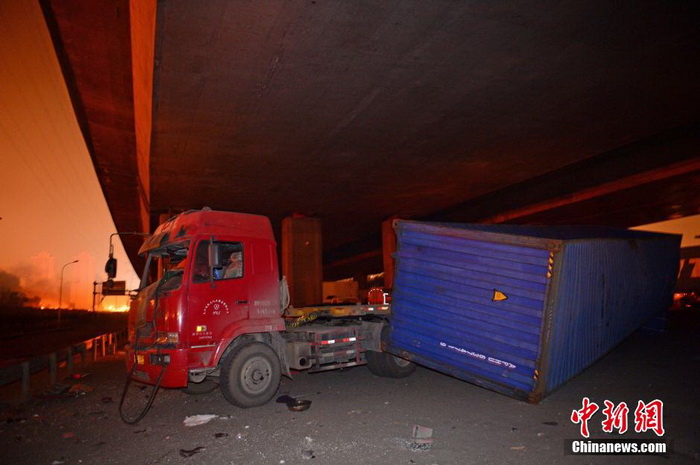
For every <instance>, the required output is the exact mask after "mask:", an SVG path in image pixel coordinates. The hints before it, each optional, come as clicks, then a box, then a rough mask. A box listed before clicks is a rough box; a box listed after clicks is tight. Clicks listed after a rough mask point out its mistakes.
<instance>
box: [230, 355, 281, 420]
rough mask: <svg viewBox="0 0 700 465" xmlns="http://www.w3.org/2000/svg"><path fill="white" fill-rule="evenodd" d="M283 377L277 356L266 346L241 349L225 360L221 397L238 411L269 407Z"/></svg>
mask: <svg viewBox="0 0 700 465" xmlns="http://www.w3.org/2000/svg"><path fill="white" fill-rule="evenodd" d="M280 377H281V370H280V360H279V358H278V357H277V354H276V353H275V351H274V350H273V349H272V347H270V346H269V345H267V344H263V343H262V342H250V343H248V344H243V345H241V346H238V347H236V348H235V349H233V350H232V351H231V352H230V353H229V354H227V355H226V356H225V357H224V358H223V359H222V360H221V377H220V378H219V381H220V386H221V393H222V394H223V395H224V398H225V399H226V400H227V401H229V402H230V403H232V404H233V405H236V406H238V407H243V408H248V407H257V406H259V405H263V404H265V403H267V402H268V401H269V400H270V399H272V396H274V395H275V392H277V388H278V387H279V384H280Z"/></svg>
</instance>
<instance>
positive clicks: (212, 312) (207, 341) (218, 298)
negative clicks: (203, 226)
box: [186, 240, 250, 347]
mask: <svg viewBox="0 0 700 465" xmlns="http://www.w3.org/2000/svg"><path fill="white" fill-rule="evenodd" d="M209 244H210V241H209V240H201V241H200V242H199V243H198V244H197V246H196V247H197V248H196V252H195V260H194V263H193V269H192V277H191V286H190V292H189V299H188V310H189V311H188V320H189V321H188V323H187V324H186V327H188V328H189V334H188V336H189V340H190V347H197V346H199V347H202V346H208V345H212V344H215V343H216V341H219V340H220V335H221V332H222V331H223V330H224V328H226V327H227V326H229V325H230V324H231V323H233V322H236V321H239V320H246V319H248V318H249V315H248V312H249V302H248V298H249V292H250V291H249V282H248V279H247V276H246V274H247V273H246V253H245V250H244V249H245V247H244V244H243V243H242V242H235V241H230V242H229V241H217V242H216V243H215V244H216V247H212V248H211V249H212V250H213V251H215V253H217V254H219V256H218V260H215V265H217V266H215V267H212V266H210V262H211V260H210V256H209V254H210V247H209Z"/></svg>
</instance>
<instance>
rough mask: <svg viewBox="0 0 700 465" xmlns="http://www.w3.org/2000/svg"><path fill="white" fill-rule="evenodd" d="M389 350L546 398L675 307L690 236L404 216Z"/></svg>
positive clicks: (504, 389) (503, 389)
mask: <svg viewBox="0 0 700 465" xmlns="http://www.w3.org/2000/svg"><path fill="white" fill-rule="evenodd" d="M394 228H395V230H396V236H397V244H398V246H397V252H396V275H395V280H394V293H393V298H392V321H391V328H392V330H391V333H390V337H389V340H388V341H387V350H388V351H389V352H393V353H394V354H397V355H400V356H402V357H404V358H408V359H410V360H413V361H415V362H417V363H419V364H421V365H424V366H427V367H430V368H433V369H435V370H438V371H441V372H443V373H447V374H450V375H453V376H455V377H457V378H460V379H463V380H465V381H469V382H472V383H474V384H477V385H479V386H483V387H485V388H488V389H492V390H494V391H497V392H500V393H502V394H506V395H509V396H512V397H516V398H518V399H522V400H527V401H529V402H533V403H537V402H539V401H540V400H541V399H542V398H543V397H544V396H546V395H547V394H549V393H551V392H552V391H553V390H554V389H556V388H557V387H559V386H561V385H562V384H564V383H565V382H566V381H567V380H569V379H571V378H572V377H573V376H575V375H577V374H578V373H580V372H581V371H583V370H584V369H585V368H586V367H588V366H589V365H591V364H592V363H593V362H594V361H596V360H597V359H598V358H600V357H601V356H603V355H604V354H605V353H607V352H608V351H609V350H610V349H612V348H613V347H614V346H615V345H617V344H618V343H619V342H621V341H622V340H623V339H625V338H626V337H627V336H629V335H630V334H631V333H632V332H634V331H635V330H637V329H638V328H639V327H641V326H642V325H643V324H644V323H645V322H646V321H647V320H648V319H649V318H651V317H652V316H653V315H654V314H656V313H657V312H659V311H660V310H663V309H665V308H667V307H668V306H669V305H670V304H671V299H672V292H673V285H674V283H675V280H676V275H677V270H678V263H679V247H680V236H677V235H669V234H657V233H649V232H643V231H631V230H625V229H610V228H600V227H582V226H576V227H573V226H516V225H482V224H442V223H424V222H415V221H401V220H399V221H396V222H395V224H394Z"/></svg>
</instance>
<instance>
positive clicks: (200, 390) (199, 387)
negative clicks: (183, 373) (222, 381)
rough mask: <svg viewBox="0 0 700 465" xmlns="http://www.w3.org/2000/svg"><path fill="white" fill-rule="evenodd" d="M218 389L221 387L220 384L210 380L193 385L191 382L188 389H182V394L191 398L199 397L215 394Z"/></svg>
mask: <svg viewBox="0 0 700 465" xmlns="http://www.w3.org/2000/svg"><path fill="white" fill-rule="evenodd" d="M217 387H219V385H218V383H216V382H214V381H213V380H211V379H209V378H205V379H204V381H202V382H200V383H193V382H192V381H189V382H188V383H187V387H184V388H182V392H184V393H185V394H189V395H191V396H199V395H202V394H209V393H210V392H214V391H215V390H216V388H217Z"/></svg>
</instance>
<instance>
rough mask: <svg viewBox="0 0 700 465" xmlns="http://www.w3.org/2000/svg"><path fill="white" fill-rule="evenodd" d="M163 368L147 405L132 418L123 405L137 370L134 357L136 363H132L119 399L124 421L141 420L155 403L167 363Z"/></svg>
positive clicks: (135, 421) (127, 422)
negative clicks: (125, 413) (128, 416)
mask: <svg viewBox="0 0 700 465" xmlns="http://www.w3.org/2000/svg"><path fill="white" fill-rule="evenodd" d="M162 367H163V368H162V369H161V370H160V374H159V375H158V379H157V380H156V383H155V384H154V385H153V391H152V392H151V395H150V396H149V397H148V402H146V406H145V407H144V408H143V410H141V413H139V416H138V417H136V419H135V420H131V419H128V418H126V415H124V410H123V408H122V407H123V405H124V399H126V393H127V391H128V390H129V386H131V381H132V376H133V374H134V371H136V359H134V364H133V365H131V370H129V374H128V376H127V378H126V384H124V390H123V391H122V397H121V399H120V400H119V416H120V417H121V419H122V421H123V422H124V423H126V424H128V425H135V424H136V423H138V422H140V421H141V420H143V418H144V417H145V416H146V414H147V413H148V411H149V410H150V409H151V405H153V401H154V400H155V398H156V393H158V388H160V381H161V380H162V379H163V375H164V374H165V365H162Z"/></svg>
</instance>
